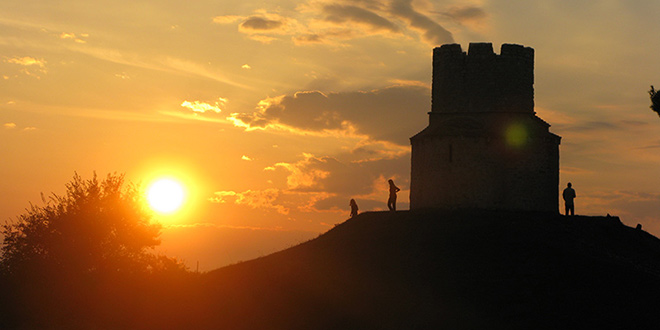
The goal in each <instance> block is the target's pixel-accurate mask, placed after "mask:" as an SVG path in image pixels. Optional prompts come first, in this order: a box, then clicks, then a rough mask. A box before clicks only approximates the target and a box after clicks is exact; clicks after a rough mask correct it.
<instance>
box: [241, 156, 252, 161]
mask: <svg viewBox="0 0 660 330" xmlns="http://www.w3.org/2000/svg"><path fill="white" fill-rule="evenodd" d="M241 159H242V160H247V161H252V158H250V157H248V156H246V155H243V156H242V157H241Z"/></svg>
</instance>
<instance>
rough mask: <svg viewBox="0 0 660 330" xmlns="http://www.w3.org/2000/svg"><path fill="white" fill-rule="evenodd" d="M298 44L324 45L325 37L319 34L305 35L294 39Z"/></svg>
mask: <svg viewBox="0 0 660 330" xmlns="http://www.w3.org/2000/svg"><path fill="white" fill-rule="evenodd" d="M293 41H294V42H295V43H296V44H320V43H323V37H322V36H321V35H320V34H318V33H310V34H303V35H300V36H295V37H293Z"/></svg>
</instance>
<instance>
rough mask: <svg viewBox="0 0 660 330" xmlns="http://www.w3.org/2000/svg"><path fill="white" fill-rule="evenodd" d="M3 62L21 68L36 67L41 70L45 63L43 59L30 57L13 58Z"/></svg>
mask: <svg viewBox="0 0 660 330" xmlns="http://www.w3.org/2000/svg"><path fill="white" fill-rule="evenodd" d="M5 62H7V63H13V64H18V65H23V66H38V67H40V68H42V69H43V68H45V67H46V61H44V60H43V59H36V58H34V57H30V56H24V57H13V58H9V59H6V60H5Z"/></svg>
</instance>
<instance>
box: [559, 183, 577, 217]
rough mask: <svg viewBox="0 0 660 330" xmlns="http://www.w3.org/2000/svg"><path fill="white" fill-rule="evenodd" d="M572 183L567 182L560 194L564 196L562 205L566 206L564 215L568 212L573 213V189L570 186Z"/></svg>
mask: <svg viewBox="0 0 660 330" xmlns="http://www.w3.org/2000/svg"><path fill="white" fill-rule="evenodd" d="M572 186H573V185H572V184H571V183H570V182H569V183H568V185H567V187H566V189H564V193H563V194H562V196H563V197H564V206H565V207H566V215H568V212H569V211H570V212H571V215H575V204H574V203H573V200H574V199H575V197H576V196H575V189H573V188H571V187H572Z"/></svg>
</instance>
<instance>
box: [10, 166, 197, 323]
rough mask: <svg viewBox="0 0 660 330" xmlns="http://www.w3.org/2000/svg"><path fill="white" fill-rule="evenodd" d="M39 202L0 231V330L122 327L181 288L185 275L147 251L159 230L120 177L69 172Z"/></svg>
mask: <svg viewBox="0 0 660 330" xmlns="http://www.w3.org/2000/svg"><path fill="white" fill-rule="evenodd" d="M44 202H45V205H44V206H35V205H31V206H30V208H29V209H27V210H26V211H27V212H26V213H25V214H23V215H20V216H19V217H18V219H17V220H16V221H13V222H8V223H6V224H5V225H4V226H2V230H1V232H2V234H3V235H4V236H5V238H4V242H3V245H2V249H1V253H2V254H1V255H0V293H1V294H0V328H3V329H5V328H21V329H23V328H24V329H29V328H81V329H84V328H104V327H107V328H118V329H119V328H127V327H129V326H130V324H131V322H133V321H134V320H136V319H137V318H138V317H139V316H142V315H143V314H144V313H146V312H145V310H144V309H145V308H148V307H145V306H155V305H156V304H157V303H158V302H159V301H172V300H173V299H168V298H167V297H169V296H168V294H169V295H171V294H172V292H176V290H177V288H178V287H184V288H185V286H182V284H183V283H186V282H185V281H187V278H188V275H190V274H191V273H189V272H187V269H186V268H185V266H183V264H182V263H180V262H179V261H177V260H176V259H174V258H169V257H166V256H162V255H155V254H153V253H152V251H151V250H152V249H153V248H154V247H155V246H156V245H158V244H159V243H160V241H159V239H158V237H159V235H160V230H161V225H160V224H159V223H156V222H154V221H152V215H151V212H150V211H148V210H147V208H146V203H145V201H144V198H143V194H142V193H141V192H140V189H139V187H137V186H136V185H133V184H129V185H126V186H124V177H123V175H117V174H110V175H108V176H107V177H106V178H105V179H104V180H99V179H98V178H97V176H96V174H94V177H93V178H92V179H91V180H83V179H82V178H81V177H80V176H79V175H78V174H76V175H74V177H73V180H72V181H71V182H70V183H68V184H67V185H66V193H65V194H64V195H62V196H58V195H55V194H53V195H52V196H51V197H50V199H49V200H48V201H44ZM101 325H103V326H101Z"/></svg>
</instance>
